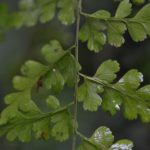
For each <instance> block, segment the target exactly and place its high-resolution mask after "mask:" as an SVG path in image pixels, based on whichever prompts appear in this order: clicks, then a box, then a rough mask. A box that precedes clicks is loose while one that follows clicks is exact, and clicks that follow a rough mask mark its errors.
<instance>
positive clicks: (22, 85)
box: [13, 76, 34, 90]
mask: <svg viewBox="0 0 150 150" xmlns="http://www.w3.org/2000/svg"><path fill="white" fill-rule="evenodd" d="M33 84H34V80H33V79H30V78H27V77H23V76H15V77H14V78H13V86H14V88H15V89H17V90H26V89H31V88H32V87H33Z"/></svg>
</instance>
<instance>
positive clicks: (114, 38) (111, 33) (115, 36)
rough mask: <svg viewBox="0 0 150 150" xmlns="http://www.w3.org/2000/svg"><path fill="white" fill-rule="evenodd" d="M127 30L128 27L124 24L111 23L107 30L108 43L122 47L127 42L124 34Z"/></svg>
mask: <svg viewBox="0 0 150 150" xmlns="http://www.w3.org/2000/svg"><path fill="white" fill-rule="evenodd" d="M126 29H127V28H126V25H125V24H124V23H122V22H119V21H118V22H115V21H109V22H108V29H107V36H108V43H109V44H110V45H112V46H115V47H120V46H121V45H122V44H123V43H124V42H125V39H124V37H123V34H124V33H125V31H126Z"/></svg>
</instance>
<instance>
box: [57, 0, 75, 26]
mask: <svg viewBox="0 0 150 150" xmlns="http://www.w3.org/2000/svg"><path fill="white" fill-rule="evenodd" d="M75 4H76V1H75V0H59V1H58V4H57V6H58V8H60V10H59V13H58V18H59V20H60V21H61V22H62V23H63V24H64V25H70V24H72V23H74V22H75Z"/></svg>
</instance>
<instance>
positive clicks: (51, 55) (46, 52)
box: [42, 40, 65, 64]
mask: <svg viewBox="0 0 150 150" xmlns="http://www.w3.org/2000/svg"><path fill="white" fill-rule="evenodd" d="M42 54H43V56H44V57H45V60H46V61H47V62H48V63H50V64H55V63H56V62H57V61H58V60H59V59H60V58H61V57H62V56H63V55H64V54H65V51H64V50H63V48H62V46H61V45H60V43H59V42H58V41H56V40H53V41H50V43H49V44H46V45H45V46H44V47H43V48H42Z"/></svg>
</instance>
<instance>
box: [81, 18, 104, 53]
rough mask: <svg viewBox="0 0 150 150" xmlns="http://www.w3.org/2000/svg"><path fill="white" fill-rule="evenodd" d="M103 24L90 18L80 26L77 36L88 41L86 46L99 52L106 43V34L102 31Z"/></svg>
mask: <svg viewBox="0 0 150 150" xmlns="http://www.w3.org/2000/svg"><path fill="white" fill-rule="evenodd" d="M101 30H104V25H103V24H101V23H100V22H98V21H96V20H92V19H88V20H87V21H86V23H85V24H84V25H83V26H82V27H81V30H80V33H79V38H80V40H81V41H83V42H85V41H88V48H89V50H91V51H94V52H99V51H101V50H102V48H103V45H104V44H105V43H106V36H105V34H104V33H103V32H100V31H101Z"/></svg>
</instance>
